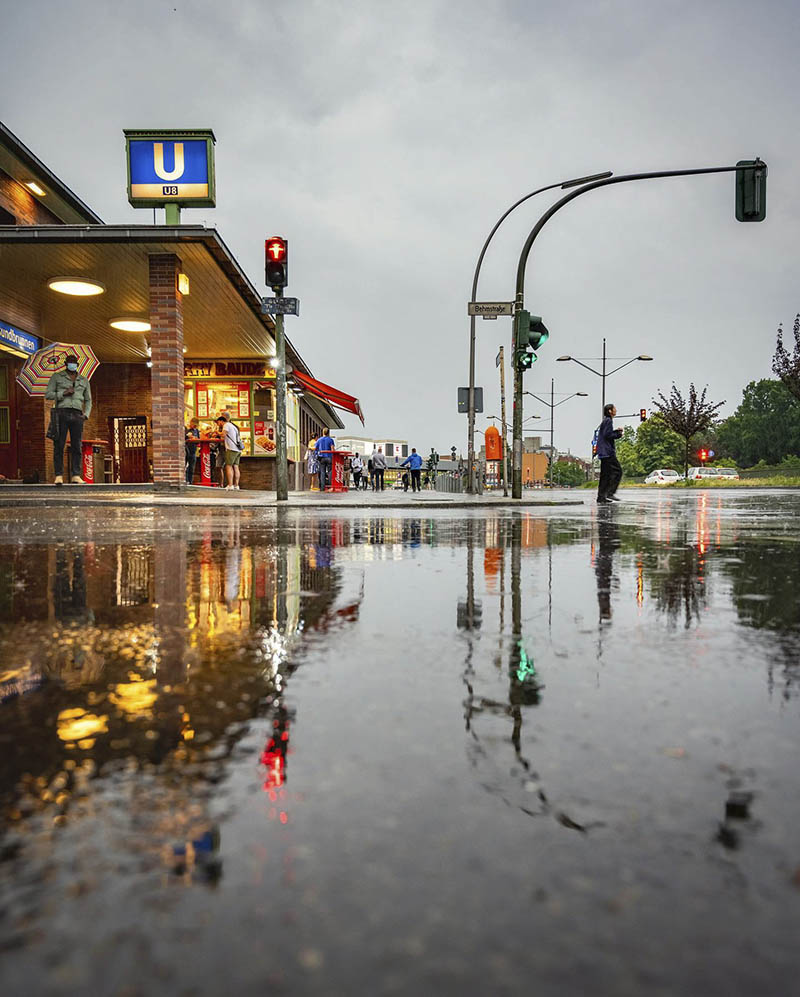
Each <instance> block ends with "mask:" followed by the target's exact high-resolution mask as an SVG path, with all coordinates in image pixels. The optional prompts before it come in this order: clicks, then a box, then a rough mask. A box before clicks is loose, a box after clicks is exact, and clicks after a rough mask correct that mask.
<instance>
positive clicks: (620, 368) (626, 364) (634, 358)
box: [606, 357, 639, 377]
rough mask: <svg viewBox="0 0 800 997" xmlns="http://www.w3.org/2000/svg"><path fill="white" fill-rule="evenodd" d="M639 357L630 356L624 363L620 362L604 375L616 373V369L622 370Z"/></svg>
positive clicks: (609, 375) (608, 375)
mask: <svg viewBox="0 0 800 997" xmlns="http://www.w3.org/2000/svg"><path fill="white" fill-rule="evenodd" d="M638 359H639V358H638V357H631V359H630V360H626V361H625V363H621V364H620V365H619V367H615V368H614V369H613V370H609V371H607V372H606V377H611V375H612V374H616V373H617V371H618V370H622V368H623V367H627V366H628V364H629V363H635V362H636V361H637V360H638Z"/></svg>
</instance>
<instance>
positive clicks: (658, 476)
mask: <svg viewBox="0 0 800 997" xmlns="http://www.w3.org/2000/svg"><path fill="white" fill-rule="evenodd" d="M680 479H681V476H680V474H678V472H677V471H673V470H672V468H671V467H660V468H658V469H657V470H655V471H651V472H650V473H649V474H648V475H647V477H646V478H645V479H644V483H645V484H646V485H672V484H674V483H675V482H676V481H680Z"/></svg>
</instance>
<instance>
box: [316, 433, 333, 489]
mask: <svg viewBox="0 0 800 997" xmlns="http://www.w3.org/2000/svg"><path fill="white" fill-rule="evenodd" d="M335 448H336V443H335V442H334V439H333V437H332V436H331V435H330V430H329V429H328V427H327V426H326V427H325V428H324V429H323V430H322V436H320V438H319V439H318V440H317V446H316V451H317V460H318V461H319V490H320V491H321V492H325V491H327V490H328V488H330V485H331V463H332V461H333V451H334V449H335Z"/></svg>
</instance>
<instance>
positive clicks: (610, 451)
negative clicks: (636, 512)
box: [597, 403, 622, 502]
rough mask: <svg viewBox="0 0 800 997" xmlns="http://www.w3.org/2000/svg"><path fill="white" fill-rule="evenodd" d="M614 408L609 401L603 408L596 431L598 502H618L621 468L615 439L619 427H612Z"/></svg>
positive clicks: (619, 432)
mask: <svg viewBox="0 0 800 997" xmlns="http://www.w3.org/2000/svg"><path fill="white" fill-rule="evenodd" d="M616 414H617V410H616V408H615V407H614V406H613V405H612V404H611V403H609V404H608V405H606V407H605V408H604V409H603V421H602V422H601V423H600V429H599V431H598V433H597V456H598V457H599V458H600V483H599V484H598V486H597V501H598V502H619V499H618V498H617V497H616V494H615V493H616V491H617V488H618V487H619V483H620V481H621V480H622V468H621V467H620V465H619V461H618V460H617V440H618V439H620V437H621V436H622V430H621V429H614V416H615V415H616Z"/></svg>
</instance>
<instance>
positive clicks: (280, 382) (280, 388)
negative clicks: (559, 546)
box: [275, 288, 289, 502]
mask: <svg viewBox="0 0 800 997" xmlns="http://www.w3.org/2000/svg"><path fill="white" fill-rule="evenodd" d="M275 297H276V298H282V297H283V291H282V290H281V289H280V288H279V289H278V290H276V291H275ZM275 358H276V360H277V363H278V367H277V370H276V371H275V419H276V421H277V423H278V440H277V447H276V448H275V460H276V464H277V466H276V472H277V473H276V477H277V481H276V491H277V493H278V494H277V498H278V501H279V502H287V501H288V500H289V467H288V464H287V459H286V457H287V454H286V337H285V336H284V334H283V315H281V314H278V315H276V316H275Z"/></svg>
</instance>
